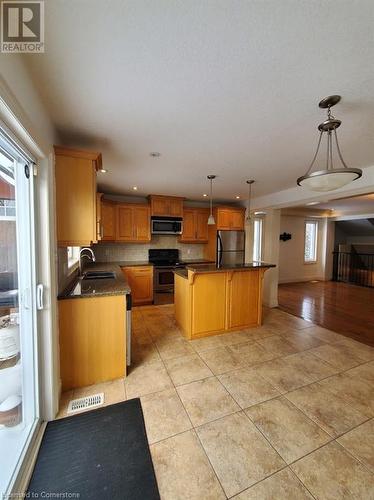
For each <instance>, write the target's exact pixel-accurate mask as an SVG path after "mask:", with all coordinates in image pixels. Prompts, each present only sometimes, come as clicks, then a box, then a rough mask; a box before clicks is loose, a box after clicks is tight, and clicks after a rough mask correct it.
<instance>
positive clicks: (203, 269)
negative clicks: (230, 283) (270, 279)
mask: <svg viewBox="0 0 374 500" xmlns="http://www.w3.org/2000/svg"><path fill="white" fill-rule="evenodd" d="M269 267H276V266H275V264H269V263H267V262H246V263H244V264H222V265H221V266H217V265H216V264H215V263H211V264H196V265H193V264H187V266H186V269H187V270H188V271H192V272H194V273H212V272H227V271H241V270H251V269H262V268H265V269H268V268H269Z"/></svg>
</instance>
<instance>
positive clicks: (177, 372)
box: [165, 354, 213, 385]
mask: <svg viewBox="0 0 374 500" xmlns="http://www.w3.org/2000/svg"><path fill="white" fill-rule="evenodd" d="M165 366H166V369H167V371H168V373H169V375H170V377H171V379H172V381H173V382H174V384H175V385H183V384H188V383H190V382H194V381H195V380H201V379H203V378H207V377H211V376H212V375H213V373H212V372H211V371H210V370H209V368H208V367H207V366H206V364H205V363H204V361H202V359H201V358H200V356H199V355H198V354H191V355H189V356H182V357H180V358H173V359H167V360H165Z"/></svg>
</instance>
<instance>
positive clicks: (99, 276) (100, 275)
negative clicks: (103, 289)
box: [82, 271, 116, 280]
mask: <svg viewBox="0 0 374 500" xmlns="http://www.w3.org/2000/svg"><path fill="white" fill-rule="evenodd" d="M115 277H116V275H115V274H114V273H113V272H111V271H87V272H85V273H84V274H83V277H82V279H83V280H104V279H105V280H107V279H114V278H115Z"/></svg>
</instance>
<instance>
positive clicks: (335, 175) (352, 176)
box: [297, 95, 362, 192]
mask: <svg viewBox="0 0 374 500" xmlns="http://www.w3.org/2000/svg"><path fill="white" fill-rule="evenodd" d="M340 99H341V96H340V95H330V96H328V97H325V98H324V99H322V101H320V103H319V107H320V108H322V109H327V120H325V121H324V122H322V123H320V124H319V125H318V130H319V132H320V134H319V139H318V144H317V151H316V152H315V155H314V157H313V160H312V163H311V164H310V166H309V168H308V170H307V171H306V173H305V174H304V175H303V176H302V177H299V178H298V179H297V184H298V185H299V186H303V187H306V188H308V189H310V190H312V191H320V192H324V191H333V190H334V189H339V188H341V187H343V186H345V185H346V184H349V183H350V182H352V181H355V180H356V179H359V178H360V177H361V176H362V170H361V169H359V168H350V167H348V166H347V165H346V163H345V161H344V160H343V156H342V153H341V151H340V147H339V142H338V136H337V133H336V129H337V128H339V127H340V125H341V123H342V122H341V121H340V120H338V119H336V118H335V117H334V116H333V115H332V114H331V107H332V106H335V104H337V103H338V102H339V101H340ZM324 133H325V134H326V136H327V156H326V168H325V169H324V170H317V171H314V172H313V171H312V168H313V165H314V163H315V161H316V159H317V156H318V152H319V148H320V145H321V142H322V136H323V134H324ZM334 143H335V149H336V152H337V155H338V158H339V160H340V163H341V166H340V167H335V166H334V163H333V150H334Z"/></svg>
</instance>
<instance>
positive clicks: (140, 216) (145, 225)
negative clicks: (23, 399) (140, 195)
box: [115, 203, 151, 243]
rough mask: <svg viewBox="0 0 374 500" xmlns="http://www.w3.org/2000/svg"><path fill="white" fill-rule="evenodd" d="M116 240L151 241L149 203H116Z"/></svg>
mask: <svg viewBox="0 0 374 500" xmlns="http://www.w3.org/2000/svg"><path fill="white" fill-rule="evenodd" d="M115 240H116V241H123V242H128V243H137V242H148V241H151V226H150V209H149V205H138V204H133V203H118V204H117V205H116V237H115Z"/></svg>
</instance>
